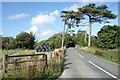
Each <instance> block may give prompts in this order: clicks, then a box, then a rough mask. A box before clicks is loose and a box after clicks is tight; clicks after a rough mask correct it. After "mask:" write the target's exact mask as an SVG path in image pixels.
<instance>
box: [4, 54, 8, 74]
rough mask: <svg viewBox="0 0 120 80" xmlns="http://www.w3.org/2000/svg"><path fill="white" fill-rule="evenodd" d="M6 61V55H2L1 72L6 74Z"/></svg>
mask: <svg viewBox="0 0 120 80" xmlns="http://www.w3.org/2000/svg"><path fill="white" fill-rule="evenodd" d="M6 61H7V55H3V72H4V73H6V72H7V71H6V67H7V64H6Z"/></svg>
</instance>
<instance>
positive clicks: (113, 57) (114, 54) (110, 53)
mask: <svg viewBox="0 0 120 80" xmlns="http://www.w3.org/2000/svg"><path fill="white" fill-rule="evenodd" d="M80 50H83V51H85V52H87V53H90V54H93V55H95V51H96V50H99V51H100V52H101V53H102V56H98V57H100V58H103V59H106V60H108V61H112V62H115V63H117V64H120V59H119V58H118V50H117V49H107V50H102V49H98V48H94V47H81V48H80ZM95 56H97V55H95Z"/></svg>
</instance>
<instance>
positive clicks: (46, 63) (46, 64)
mask: <svg viewBox="0 0 120 80" xmlns="http://www.w3.org/2000/svg"><path fill="white" fill-rule="evenodd" d="M45 66H46V67H48V62H47V55H45Z"/></svg>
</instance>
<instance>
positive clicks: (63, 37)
mask: <svg viewBox="0 0 120 80" xmlns="http://www.w3.org/2000/svg"><path fill="white" fill-rule="evenodd" d="M64 39H65V24H64V29H63V34H62V47H64Z"/></svg>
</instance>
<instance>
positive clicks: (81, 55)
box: [75, 51, 84, 58]
mask: <svg viewBox="0 0 120 80" xmlns="http://www.w3.org/2000/svg"><path fill="white" fill-rule="evenodd" d="M75 52H76V51H75ZM76 53H77V52H76ZM77 55H79V56H80V57H81V58H84V57H83V56H82V55H80V54H79V53H77Z"/></svg>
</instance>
